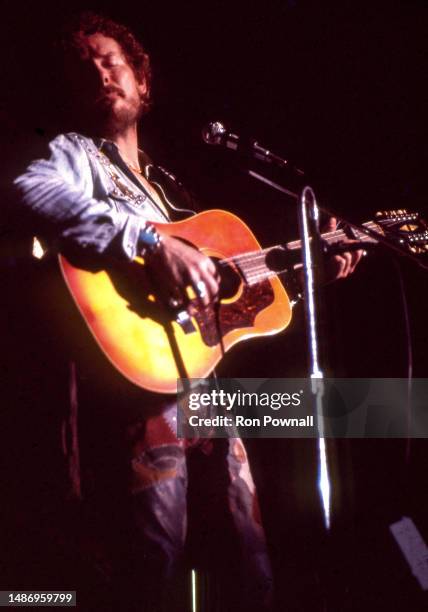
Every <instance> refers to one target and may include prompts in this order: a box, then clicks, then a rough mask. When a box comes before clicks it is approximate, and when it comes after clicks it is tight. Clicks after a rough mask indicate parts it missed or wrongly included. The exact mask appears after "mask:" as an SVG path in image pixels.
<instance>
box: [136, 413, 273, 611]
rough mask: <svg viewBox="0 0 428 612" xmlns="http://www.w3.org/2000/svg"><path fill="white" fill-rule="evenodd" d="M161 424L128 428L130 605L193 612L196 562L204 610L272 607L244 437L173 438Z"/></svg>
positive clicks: (162, 420)
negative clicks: (133, 603) (192, 582)
mask: <svg viewBox="0 0 428 612" xmlns="http://www.w3.org/2000/svg"><path fill="white" fill-rule="evenodd" d="M172 410H174V409H172ZM169 416H171V415H169ZM168 420H169V419H168V414H165V415H163V416H156V417H153V418H150V419H148V420H146V421H142V422H139V423H136V424H134V425H132V426H131V427H128V430H127V435H128V441H129V444H130V449H131V466H132V470H131V482H130V489H131V512H132V522H133V530H134V535H133V537H132V538H131V548H132V554H131V556H130V559H132V566H133V567H131V568H130V567H128V569H127V572H129V574H128V576H129V578H130V580H129V582H130V584H132V585H133V586H130V587H129V588H130V589H131V590H132V589H134V590H135V593H134V597H135V601H136V602H137V601H138V602H139V603H138V604H137V603H136V607H135V609H136V610H137V609H138V610H147V611H150V612H151V611H152V610H153V611H155V610H156V611H157V610H162V611H163V610H169V611H171V610H177V611H178V610H180V611H181V610H183V611H184V610H186V611H187V610H190V609H191V606H190V601H191V600H190V597H191V594H190V588H189V587H190V583H191V568H196V570H197V571H196V587H197V588H196V597H197V609H198V610H201V612H202V611H204V612H205V611H206V612H214V611H216V612H217V611H218V612H223V611H224V612H226V611H227V612H229V611H230V612H231V611H232V610H233V611H234V612H237V611H238V610H239V611H240V612H241V611H242V612H245V611H247V610H248V611H256V610H257V611H258V612H261V611H263V610H269V609H270V602H271V599H272V576H271V569H270V563H269V558H268V555H267V550H266V543H265V537H264V532H263V528H262V525H261V521H260V513H259V508H258V503H257V497H256V493H255V487H254V483H253V479H252V477H251V473H250V469H249V464H248V459H247V455H246V452H245V448H244V446H243V443H242V441H241V440H239V439H238V438H229V439H204V440H193V441H188V440H179V439H177V438H176V436H175V434H174V433H173V431H172V428H171V427H170V426H169V425H168Z"/></svg>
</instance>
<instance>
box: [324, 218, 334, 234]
mask: <svg viewBox="0 0 428 612" xmlns="http://www.w3.org/2000/svg"><path fill="white" fill-rule="evenodd" d="M336 227H337V219H336V217H329V219H328V220H327V221H326V224H325V231H326V232H334V230H335V229H336Z"/></svg>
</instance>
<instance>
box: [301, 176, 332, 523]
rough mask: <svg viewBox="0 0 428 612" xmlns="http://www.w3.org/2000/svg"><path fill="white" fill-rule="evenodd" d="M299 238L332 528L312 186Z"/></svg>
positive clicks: (323, 492) (321, 475)
mask: <svg viewBox="0 0 428 612" xmlns="http://www.w3.org/2000/svg"><path fill="white" fill-rule="evenodd" d="M298 218H299V230H300V240H301V245H302V255H303V290H304V295H305V319H306V334H307V341H308V356H309V376H310V378H311V391H312V397H311V400H312V412H313V415H314V422H315V423H316V428H317V432H318V465H317V467H318V488H319V493H320V496H321V502H322V507H323V511H324V526H325V528H326V529H327V530H328V529H330V497H331V495H330V491H331V485H330V478H329V473H328V462H327V449H326V442H325V438H324V410H323V396H324V373H323V371H322V369H321V365H320V359H319V341H318V338H319V326H318V312H319V306H318V302H319V296H318V289H319V285H320V283H319V279H320V276H321V275H320V266H321V264H322V261H323V258H322V238H321V232H320V227H319V208H318V205H317V202H316V199H315V194H314V192H313V190H312V188H311V187H309V186H306V187H304V188H303V190H302V193H301V196H300V205H299V207H298Z"/></svg>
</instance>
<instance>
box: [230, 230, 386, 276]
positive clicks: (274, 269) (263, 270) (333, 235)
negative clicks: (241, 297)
mask: <svg viewBox="0 0 428 612" xmlns="http://www.w3.org/2000/svg"><path fill="white" fill-rule="evenodd" d="M363 227H366V228H367V229H369V230H373V231H376V232H377V233H379V234H382V235H383V234H384V232H383V230H382V228H381V227H380V225H379V224H378V223H375V222H374V221H367V223H364V224H363ZM350 233H351V237H352V238H353V239H354V240H358V241H360V242H363V243H365V244H377V242H378V241H377V240H376V238H375V237H373V236H369V235H368V234H366V233H364V231H363V230H358V229H354V228H352V229H351V230H350ZM322 238H323V240H324V241H325V242H326V243H327V244H329V245H333V244H337V243H340V242H342V241H343V240H346V239H347V238H349V235H348V234H347V233H346V232H345V231H344V230H343V229H339V230H334V231H332V232H326V233H324V234H322ZM301 247H302V242H301V240H293V241H291V242H288V243H286V244H285V245H282V244H278V245H275V246H271V247H268V248H266V249H262V250H260V251H255V252H251V253H242V254H240V255H235V256H234V257H230V258H227V259H222V260H221V261H220V264H221V265H223V266H227V265H229V264H234V265H235V266H236V267H237V268H238V269H239V271H240V273H241V274H242V276H243V277H244V279H245V281H246V282H247V283H248V284H249V285H253V284H255V283H259V282H261V281H263V280H265V279H268V278H272V277H274V276H277V275H278V274H283V273H285V272H287V271H289V270H290V269H292V268H293V267H294V266H293V265H290V263H289V262H288V263H287V264H286V265H281V264H280V265H279V266H272V264H271V263H268V259H269V257H270V256H271V255H273V254H274V253H275V252H281V251H282V252H283V253H287V252H290V251H291V252H292V251H294V252H297V251H298V250H300V249H301Z"/></svg>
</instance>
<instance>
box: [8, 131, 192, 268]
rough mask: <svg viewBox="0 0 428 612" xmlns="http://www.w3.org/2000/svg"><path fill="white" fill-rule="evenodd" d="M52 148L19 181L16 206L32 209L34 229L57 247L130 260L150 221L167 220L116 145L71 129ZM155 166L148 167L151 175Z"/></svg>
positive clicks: (163, 198) (148, 173)
mask: <svg viewBox="0 0 428 612" xmlns="http://www.w3.org/2000/svg"><path fill="white" fill-rule="evenodd" d="M49 149H50V156H49V158H46V159H38V160H36V161H33V162H32V163H31V164H30V165H29V166H28V168H27V169H26V170H25V172H24V173H23V174H21V175H20V176H18V177H17V178H16V179H15V181H14V184H15V186H16V188H17V189H18V204H17V206H18V207H19V206H23V207H24V209H25V212H27V213H30V217H31V218H32V219H33V221H34V225H35V228H36V229H35V231H34V233H37V234H38V235H39V236H40V237H41V238H44V239H45V240H47V241H48V243H49V245H50V246H51V247H53V248H54V249H55V250H61V249H65V250H67V248H73V249H75V248H76V247H78V249H79V250H80V249H84V250H85V251H86V252H88V254H89V253H94V254H97V255H103V254H107V255H108V256H109V257H112V256H113V257H115V258H121V259H129V260H131V259H133V258H134V257H135V255H136V251H137V241H138V235H139V231H140V228H142V227H143V226H144V225H145V223H146V222H147V221H158V222H167V221H168V217H167V215H166V214H165V211H164V210H162V209H161V208H160V207H159V206H158V205H157V204H156V203H155V202H154V201H153V199H152V198H151V197H150V195H149V193H148V192H146V191H145V189H144V186H143V185H142V184H141V183H140V181H138V179H137V178H136V177H135V176H134V175H133V173H132V172H131V171H130V170H129V168H128V167H127V165H126V163H125V162H124V161H123V159H122V158H121V156H120V153H119V150H118V148H117V146H116V145H115V144H114V143H112V142H109V141H106V140H103V139H92V138H88V137H85V136H83V135H81V134H77V133H69V134H61V135H59V136H57V137H56V138H55V139H54V140H52V141H51V142H50V143H49ZM151 167H153V166H152V165H151V164H147V165H146V166H145V169H144V170H145V175H146V178H147V179H150V168H151ZM162 172H163V173H164V174H166V175H167V177H169V178H170V179H171V178H173V177H171V175H168V173H166V172H165V171H164V170H162ZM154 186H155V187H157V190H158V192H159V193H160V195H161V197H162V200H163V201H164V202H165V204H166V207H167V209H168V208H169V209H173V208H175V206H174V204H173V203H172V202H170V201H168V198H167V197H166V194H165V192H164V190H163V189H162V186H161V185H160V184H156V183H154ZM189 212H191V211H189Z"/></svg>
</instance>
